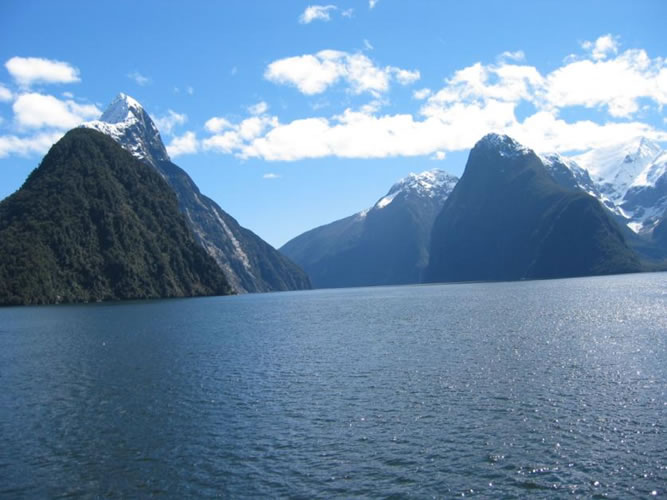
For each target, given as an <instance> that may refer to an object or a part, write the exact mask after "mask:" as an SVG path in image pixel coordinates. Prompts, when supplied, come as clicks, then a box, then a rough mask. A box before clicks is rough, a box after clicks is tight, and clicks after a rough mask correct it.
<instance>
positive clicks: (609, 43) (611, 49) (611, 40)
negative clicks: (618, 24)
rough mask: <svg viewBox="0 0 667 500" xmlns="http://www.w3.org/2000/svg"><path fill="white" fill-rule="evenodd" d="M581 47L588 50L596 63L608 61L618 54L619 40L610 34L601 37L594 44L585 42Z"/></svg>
mask: <svg viewBox="0 0 667 500" xmlns="http://www.w3.org/2000/svg"><path fill="white" fill-rule="evenodd" d="M581 46H582V47H583V48H584V49H585V50H588V51H589V52H590V53H591V56H592V57H593V59H595V60H596V61H599V60H601V59H606V58H607V57H608V56H609V55H611V54H618V39H617V38H616V37H613V36H612V35H610V34H607V35H604V36H601V37H600V38H598V39H597V40H595V41H594V42H590V41H585V42H584V43H582V44H581Z"/></svg>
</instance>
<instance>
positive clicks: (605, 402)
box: [0, 273, 667, 498]
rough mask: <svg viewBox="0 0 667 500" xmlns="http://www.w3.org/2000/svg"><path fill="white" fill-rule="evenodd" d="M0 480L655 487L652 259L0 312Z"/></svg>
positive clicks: (659, 353) (248, 487)
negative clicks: (607, 271) (567, 269)
mask: <svg viewBox="0 0 667 500" xmlns="http://www.w3.org/2000/svg"><path fill="white" fill-rule="evenodd" d="M0 384H1V388H2V389H1V391H0V496H2V497H7V498H24V497H73V498H77V497H111V498H114V497H117V498H120V497H124V498H137V497H147V496H152V495H155V496H164V497H173V498H183V497H204V496H222V497H277V496H289V497H302V498H312V497H322V498H328V497H346V498H350V497H383V498H384V497H389V496H395V497H408V496H412V497H418V498H422V497H430V496H435V497H451V496H461V495H465V496H476V495H477V496H481V497H489V496H494V497H505V498H513V497H525V496H527V495H530V496H532V497H554V496H564V495H566V494H569V493H573V494H575V495H579V496H582V497H600V498H603V497H605V496H608V497H610V498H629V497H647V496H651V495H657V496H665V495H666V494H667V488H666V485H667V432H666V428H665V426H666V425H667V274H664V273H663V274H645V275H629V276H617V277H605V278H587V279H573V280H556V281H542V282H523V283H500V284H472V285H448V286H417V287H395V288H374V289H348V290H333V291H330V290H325V291H314V292H298V293H280V294H265V295H246V296H239V297H226V298H207V299H187V300H168V301H155V302H136V303H121V304H100V305H83V306H52V307H30V308H9V309H0Z"/></svg>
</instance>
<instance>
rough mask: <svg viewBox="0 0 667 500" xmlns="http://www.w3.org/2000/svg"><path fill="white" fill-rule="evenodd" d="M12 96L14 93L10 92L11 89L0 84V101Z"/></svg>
mask: <svg viewBox="0 0 667 500" xmlns="http://www.w3.org/2000/svg"><path fill="white" fill-rule="evenodd" d="M13 98H14V94H12V92H11V90H9V89H8V88H7V87H5V86H4V85H2V84H0V102H7V101H11V100H12V99H13Z"/></svg>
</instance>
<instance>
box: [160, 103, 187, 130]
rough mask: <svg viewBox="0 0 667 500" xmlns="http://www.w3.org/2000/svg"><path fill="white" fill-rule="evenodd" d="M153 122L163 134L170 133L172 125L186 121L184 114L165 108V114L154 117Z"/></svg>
mask: <svg viewBox="0 0 667 500" xmlns="http://www.w3.org/2000/svg"><path fill="white" fill-rule="evenodd" d="M154 121H155V124H156V125H157V128H158V130H159V131H160V132H162V133H164V134H171V132H172V130H173V129H174V127H176V126H178V125H183V124H184V123H185V122H187V121H188V117H187V115H186V114H182V113H176V111H173V110H171V109H169V110H167V114H166V115H164V116H160V117H157V118H155V119H154Z"/></svg>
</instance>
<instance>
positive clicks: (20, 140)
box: [0, 131, 64, 158]
mask: <svg viewBox="0 0 667 500" xmlns="http://www.w3.org/2000/svg"><path fill="white" fill-rule="evenodd" d="M63 135H64V132H62V131H61V132H42V133H39V134H36V135H34V136H32V137H17V136H15V135H6V136H0V158H5V157H7V156H9V155H14V154H16V155H20V156H29V155H31V154H44V153H46V152H47V151H48V150H49V148H50V147H51V146H53V144H55V143H56V142H57V141H58V140H59V139H60V138H61V137H62V136H63Z"/></svg>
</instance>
